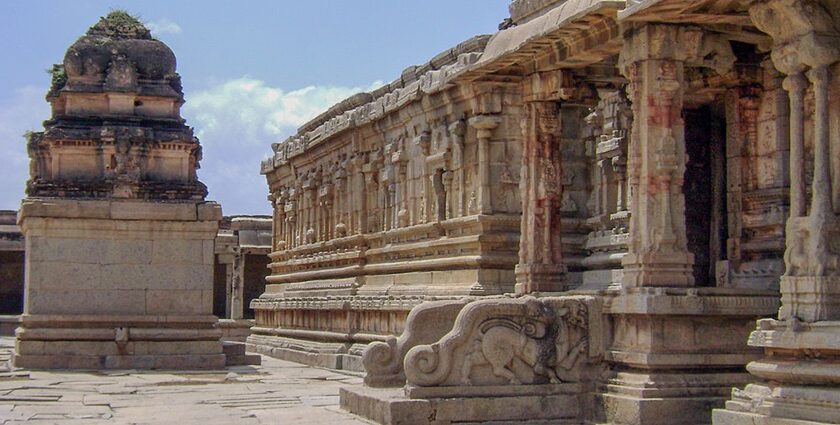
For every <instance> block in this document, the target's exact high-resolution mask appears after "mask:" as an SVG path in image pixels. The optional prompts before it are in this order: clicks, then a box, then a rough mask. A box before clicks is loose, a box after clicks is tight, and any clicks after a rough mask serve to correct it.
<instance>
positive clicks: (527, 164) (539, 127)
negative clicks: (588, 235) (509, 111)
mask: <svg viewBox="0 0 840 425" xmlns="http://www.w3.org/2000/svg"><path fill="white" fill-rule="evenodd" d="M559 129H560V111H559V107H558V104H557V102H554V101H533V102H527V103H526V104H525V105H524V107H523V119H522V132H523V134H522V136H523V139H522V140H523V145H524V147H523V149H522V172H521V179H520V183H519V190H520V193H521V196H522V225H521V232H520V239H519V264H517V266H516V292H517V293H520V294H524V293H532V292H556V291H562V290H563V289H565V285H564V283H565V273H566V267H565V265H564V264H563V256H562V251H561V241H560V203H561V201H562V190H563V186H562V171H561V170H560V161H561V158H560V146H559V136H558V134H559Z"/></svg>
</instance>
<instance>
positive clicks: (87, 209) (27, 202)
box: [18, 198, 222, 223]
mask: <svg viewBox="0 0 840 425" xmlns="http://www.w3.org/2000/svg"><path fill="white" fill-rule="evenodd" d="M31 217H42V218H83V219H103V220H151V221H219V220H221V219H222V207H221V206H220V205H219V204H217V203H215V202H212V201H184V202H166V203H163V202H145V201H132V200H120V201H116V200H108V201H105V200H92V199H90V200H89V199H85V200H74V199H54V198H26V199H24V200H23V202H22V203H21V205H20V212H19V213H18V223H23V221H24V220H26V219H27V218H31Z"/></svg>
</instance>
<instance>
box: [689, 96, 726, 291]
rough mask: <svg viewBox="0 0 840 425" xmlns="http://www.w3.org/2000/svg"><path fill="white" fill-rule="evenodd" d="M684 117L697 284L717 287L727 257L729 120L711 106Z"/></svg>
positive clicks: (692, 244)
mask: <svg viewBox="0 0 840 425" xmlns="http://www.w3.org/2000/svg"><path fill="white" fill-rule="evenodd" d="M684 114H685V145H686V154H687V155H688V160H687V161H688V162H687V163H686V169H685V183H684V185H683V193H684V194H685V221H686V238H687V241H688V249H689V251H690V252H691V253H692V254H694V282H695V285H696V286H714V285H715V282H714V279H713V277H714V270H713V268H714V266H715V263H716V262H717V260H720V259H723V258H725V254H726V253H725V246H724V242H723V241H725V240H726V239H725V238H726V236H725V235H726V189H725V188H726V155H725V150H724V141H725V137H726V135H725V120H724V118H723V114H722V113H717V111H716V108H714V107H710V106H703V107H701V108H698V109H687V110H685V111H684Z"/></svg>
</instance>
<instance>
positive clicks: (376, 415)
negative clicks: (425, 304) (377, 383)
mask: <svg viewBox="0 0 840 425" xmlns="http://www.w3.org/2000/svg"><path fill="white" fill-rule="evenodd" d="M527 387H532V386H530V385H519V386H514V388H516V389H519V390H521V393H520V394H518V395H517V394H515V393H510V392H507V394H510V395H506V396H492V395H490V394H488V395H486V396H478V397H462V396H459V395H458V392H457V390H458V389H464V387H452V390H451V393H450V394H451V397H447V398H431V399H410V398H407V397H406V396H405V394H404V393H403V389H401V388H370V387H357V388H341V390H340V394H339V398H340V403H341V408H342V409H344V410H347V411H349V412H351V413H354V414H356V415H360V416H362V417H365V418H367V419H371V420H373V421H376V422H378V423H381V424H386V425H388V424H445V423H453V422H454V423H461V422H469V423H472V422H481V423H504V424H512V423H552V424H582V423H585V421H584V420H582V419H580V418H579V417H580V416H581V415H584V414H585V412H583V410H585V408H584V405H586V404H588V403H585V402H582V401H581V396H580V395H578V394H568V393H567V394H556V393H555V394H542V395H529V392H528V388H527ZM533 387H544V386H541V385H538V386H533ZM508 390H509V389H508ZM544 390H545V388H539V389H537V390H536V391H537V393H540V392H542V391H544ZM491 393H492V391H491ZM524 418H528V419H524Z"/></svg>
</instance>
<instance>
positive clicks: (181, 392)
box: [0, 337, 370, 425]
mask: <svg viewBox="0 0 840 425" xmlns="http://www.w3.org/2000/svg"><path fill="white" fill-rule="evenodd" d="M13 349H14V339H13V338H9V337H2V338H0V424H2V425H12V424H35V425H46V424H62V425H64V424H67V425H77V424H78V425H98V424H109V425H110V424H126V425H128V424H137V425H141V424H143V425H145V424H177V425H189V424H201V425H215V424H243V425H252V424H323V423H328V424H330V425H350V424H369V423H370V422H367V421H365V420H363V419H361V418H359V417H356V416H354V415H351V414H349V413H347V412H344V411H342V410H341V409H339V407H338V389H339V387H342V386H348V385H361V383H362V379H361V378H360V377H358V376H353V375H348V374H342V373H337V372H334V371H330V370H325V369H318V368H313V367H308V366H303V365H300V364H297V363H291V362H286V361H282V360H277V359H273V358H270V357H265V356H263V358H262V365H261V366H238V367H229V368H227V369H226V370H224V371H219V372H206V371H201V372H181V371H178V372H174V371H134V370H129V371H105V372H69V371H51V372H39V371H20V370H9V367H8V360H9V358H10V356H11V353H12V351H13Z"/></svg>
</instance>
